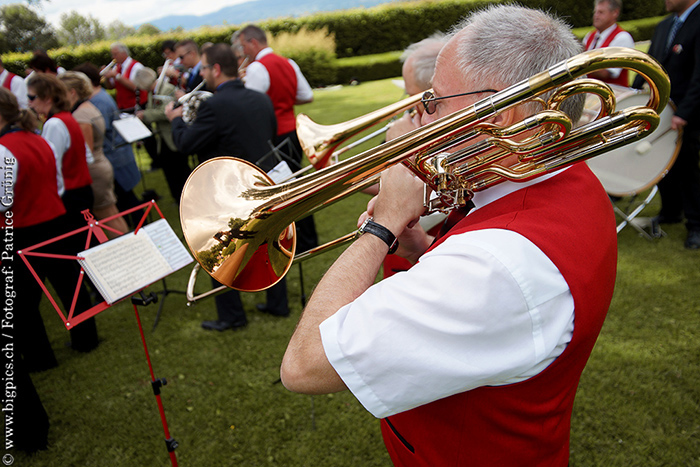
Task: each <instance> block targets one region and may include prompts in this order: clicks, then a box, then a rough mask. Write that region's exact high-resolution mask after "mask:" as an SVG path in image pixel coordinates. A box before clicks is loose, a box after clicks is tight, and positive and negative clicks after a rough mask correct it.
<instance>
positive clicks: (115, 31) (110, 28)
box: [107, 19, 136, 41]
mask: <svg viewBox="0 0 700 467" xmlns="http://www.w3.org/2000/svg"><path fill="white" fill-rule="evenodd" d="M135 34H136V29H134V28H133V26H127V25H126V24H124V23H122V22H121V21H119V20H118V19H117V20H114V21H112V22H111V23H109V24H108V25H107V39H109V40H112V41H118V40H121V39H124V38H125V37H129V36H133V35H135Z"/></svg>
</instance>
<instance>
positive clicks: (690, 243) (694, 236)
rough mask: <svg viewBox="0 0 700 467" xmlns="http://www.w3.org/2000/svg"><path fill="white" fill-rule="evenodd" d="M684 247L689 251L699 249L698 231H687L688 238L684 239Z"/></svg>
mask: <svg viewBox="0 0 700 467" xmlns="http://www.w3.org/2000/svg"><path fill="white" fill-rule="evenodd" d="M685 247H686V248H687V249H689V250H697V249H700V230H690V231H688V237H687V238H686V239H685Z"/></svg>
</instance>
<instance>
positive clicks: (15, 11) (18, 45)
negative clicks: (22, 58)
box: [0, 4, 59, 53]
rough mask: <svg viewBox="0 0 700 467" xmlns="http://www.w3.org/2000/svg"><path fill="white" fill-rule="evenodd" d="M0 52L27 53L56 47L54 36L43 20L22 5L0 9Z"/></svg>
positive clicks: (51, 29) (12, 5) (49, 26)
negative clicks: (0, 37)
mask: <svg viewBox="0 0 700 467" xmlns="http://www.w3.org/2000/svg"><path fill="white" fill-rule="evenodd" d="M0 36H2V39H0V47H2V49H0V52H3V53H4V52H29V51H32V50H35V49H47V50H48V49H51V48H54V47H58V45H59V43H58V39H57V38H56V34H55V32H54V30H53V28H52V27H51V25H49V24H48V23H47V22H46V20H45V19H44V18H41V17H40V16H39V15H37V14H36V12H34V10H32V9H30V8H29V7H27V6H25V5H22V4H11V5H6V6H4V7H2V8H0Z"/></svg>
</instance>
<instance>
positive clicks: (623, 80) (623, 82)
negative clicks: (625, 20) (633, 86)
mask: <svg viewBox="0 0 700 467" xmlns="http://www.w3.org/2000/svg"><path fill="white" fill-rule="evenodd" d="M621 32H625V30H624V29H622V28H621V27H620V25H619V24H617V25H615V29H613V32H611V33H610V35H608V38H607V39H605V40H604V41H603V43H602V44H598V45H597V47H596V49H602V48H603V47H608V46H610V43H611V42H612V40H613V39H615V36H617V35H618V34H620V33H621ZM594 38H595V33H594V34H591V35H590V37H589V38H588V41H586V50H591V46H592V45H593V39H594ZM598 79H600V80H601V81H604V82H606V83H610V84H617V85H620V86H624V87H626V88H628V87H630V80H629V70H627V69H626V68H623V69H622V71H621V72H620V76H618V77H617V78H610V79H601V78H598Z"/></svg>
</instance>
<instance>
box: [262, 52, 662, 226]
mask: <svg viewBox="0 0 700 467" xmlns="http://www.w3.org/2000/svg"><path fill="white" fill-rule="evenodd" d="M605 68H629V69H631V70H633V71H636V72H637V73H639V74H640V75H642V76H643V77H644V78H645V79H646V80H647V81H648V82H649V83H650V88H651V92H650V98H649V103H648V104H647V105H648V106H650V107H652V108H653V109H654V110H655V111H656V112H657V113H660V112H661V110H662V109H663V108H664V106H665V105H666V102H667V101H668V98H669V92H670V85H668V77H667V76H666V74H665V72H664V71H663V69H662V68H661V66H660V65H658V63H657V62H656V61H654V60H653V59H652V58H651V57H649V56H648V55H647V54H645V53H643V52H640V51H637V50H634V49H627V48H622V47H608V48H604V49H596V50H592V51H589V52H584V53H581V54H579V55H576V56H574V57H572V58H570V59H568V60H566V61H564V62H561V63H559V64H557V65H554V66H552V67H550V68H549V69H548V70H545V71H543V72H541V73H539V74H537V75H534V76H532V77H530V78H529V79H526V80H523V81H521V82H519V83H516V84H514V85H512V86H510V87H508V88H507V89H505V90H503V91H500V92H498V93H496V94H494V95H492V96H489V97H486V98H484V99H482V100H480V101H478V102H476V103H475V104H473V105H472V106H470V107H467V108H465V109H463V110H460V111H458V112H455V113H453V114H451V115H448V116H445V117H443V118H441V119H439V120H436V121H434V122H431V123H429V124H427V125H425V126H423V127H421V128H418V129H416V130H413V131H411V132H409V133H407V134H405V135H403V136H401V137H398V138H396V139H394V140H391V141H388V142H387V143H385V144H382V145H381V146H378V147H376V148H373V149H369V150H367V151H365V152H363V153H361V154H358V155H356V156H354V157H352V158H349V159H346V160H344V161H341V162H339V163H338V164H335V165H333V166H330V167H326V168H324V169H321V170H319V171H317V172H315V173H314V174H313V176H307V177H302V178H299V179H297V180H294V181H291V182H289V183H286V184H283V185H274V186H270V187H263V188H260V190H261V191H265V192H266V193H268V194H270V195H272V196H271V197H270V198H269V200H268V202H267V203H266V206H264V207H263V209H262V210H263V211H264V210H270V211H278V210H281V209H284V208H285V207H288V206H291V205H295V204H299V205H300V206H297V207H298V208H301V207H302V206H303V207H304V209H303V211H304V212H306V213H309V214H311V213H313V212H316V211H317V210H319V209H320V208H322V207H323V206H326V205H328V204H331V203H333V202H335V201H337V200H339V199H340V198H342V197H344V196H346V195H349V194H351V193H353V192H355V191H357V190H358V188H357V187H358V186H359V185H360V184H361V182H362V181H363V180H366V179H367V178H368V177H374V176H377V175H378V174H379V173H380V172H382V171H383V170H384V169H386V168H388V167H389V166H391V165H394V164H396V163H398V162H401V161H403V160H405V159H407V158H409V157H411V156H414V155H416V154H419V153H422V152H427V151H429V150H430V149H431V148H432V147H434V146H436V145H437V144H440V143H442V142H444V141H445V140H448V139H450V138H454V137H456V136H458V135H459V134H461V133H464V132H465V131H469V129H470V128H471V127H472V126H473V124H475V123H479V122H482V121H484V120H487V119H489V118H491V117H493V116H494V115H496V114H498V113H499V112H502V111H504V110H507V109H510V108H512V107H515V106H517V105H519V104H521V103H522V102H523V101H525V100H529V99H532V98H534V97H537V96H540V95H542V94H544V93H547V92H549V91H551V90H553V89H555V88H557V87H558V86H561V85H563V84H565V83H567V82H569V81H571V80H574V79H576V78H578V77H580V76H583V75H585V74H588V73H591V72H592V71H595V70H599V69H605ZM309 193H311V195H310V194H309ZM275 195H276V196H275Z"/></svg>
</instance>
